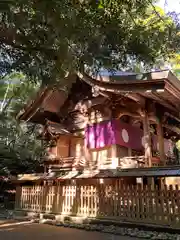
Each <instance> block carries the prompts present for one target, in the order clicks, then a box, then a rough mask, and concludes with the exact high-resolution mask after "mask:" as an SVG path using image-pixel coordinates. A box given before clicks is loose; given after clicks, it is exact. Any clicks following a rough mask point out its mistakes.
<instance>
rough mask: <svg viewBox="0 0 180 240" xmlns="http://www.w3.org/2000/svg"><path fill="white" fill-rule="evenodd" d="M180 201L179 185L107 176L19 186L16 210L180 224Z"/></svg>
mask: <svg viewBox="0 0 180 240" xmlns="http://www.w3.org/2000/svg"><path fill="white" fill-rule="evenodd" d="M179 202H180V189H179V186H174V187H173V186H170V187H168V186H163V188H162V189H158V188H157V189H152V188H150V187H147V186H144V187H142V186H135V185H130V186H128V185H122V183H121V181H119V180H113V181H111V184H110V182H108V180H107V182H106V180H105V179H104V183H103V184H100V183H99V182H98V180H96V182H94V184H88V183H87V182H86V183H85V181H84V180H82V181H80V180H79V181H77V182H75V183H73V185H67V184H66V183H65V182H64V183H61V185H56V186H33V187H32V186H31V187H18V188H17V195H16V209H17V210H26V211H35V212H46V213H55V214H63V215H75V216H86V217H95V218H97V217H101V218H104V219H111V218H112V219H116V220H119V221H121V220H123V221H130V222H136V223H150V224H159V225H166V226H167V225H168V226H174V227H180V204H179Z"/></svg>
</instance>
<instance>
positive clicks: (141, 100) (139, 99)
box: [125, 93, 146, 107]
mask: <svg viewBox="0 0 180 240" xmlns="http://www.w3.org/2000/svg"><path fill="white" fill-rule="evenodd" d="M125 96H126V97H128V98H130V99H132V100H133V101H135V102H137V103H139V104H140V105H141V106H143V107H144V106H145V101H146V99H145V98H144V97H143V96H141V95H139V94H137V93H127V94H126V95H125Z"/></svg>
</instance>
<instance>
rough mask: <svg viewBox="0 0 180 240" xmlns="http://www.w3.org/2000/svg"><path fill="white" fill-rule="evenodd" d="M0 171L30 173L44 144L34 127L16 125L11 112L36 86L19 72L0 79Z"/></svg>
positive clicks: (41, 154)
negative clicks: (0, 86) (38, 137)
mask: <svg viewBox="0 0 180 240" xmlns="http://www.w3.org/2000/svg"><path fill="white" fill-rule="evenodd" d="M1 85H2V86H3V87H2V89H1V95H0V99H1V113H0V174H9V173H15V174H18V173H22V172H33V171H36V170H37V168H38V167H39V166H40V164H41V159H42V157H43V155H44V154H45V145H42V142H41V141H40V140H38V139H37V134H38V131H36V130H37V127H35V126H34V125H33V124H30V123H24V124H19V123H18V122H17V121H16V118H15V115H16V113H17V111H18V110H19V109H20V108H22V106H23V104H24V101H27V99H28V98H29V97H30V96H31V95H33V94H34V93H35V92H36V91H37V89H38V87H39V85H38V84H35V83H33V82H29V81H27V80H26V77H25V76H24V75H22V74H20V73H15V72H14V73H12V74H11V75H9V76H7V77H6V78H5V79H1Z"/></svg>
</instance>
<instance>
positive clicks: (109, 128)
mask: <svg viewBox="0 0 180 240" xmlns="http://www.w3.org/2000/svg"><path fill="white" fill-rule="evenodd" d="M68 78H69V79H67V81H69V82H73V83H72V86H71V87H70V90H69V92H68V93H67V92H65V91H64V90H62V89H58V88H57V87H56V88H51V87H45V88H42V89H40V91H39V92H38V94H37V97H36V99H34V100H33V101H32V102H31V103H29V104H28V105H27V106H26V107H25V108H24V110H23V111H22V112H21V113H20V114H19V115H18V118H19V120H21V121H30V122H33V123H36V124H41V125H42V126H43V133H42V135H41V137H42V139H44V140H47V141H51V142H52V145H51V146H50V147H49V149H48V156H47V157H46V159H45V160H44V166H45V172H48V171H49V170H51V171H81V172H83V171H96V170H109V169H132V168H144V167H146V168H148V167H149V168H151V167H159V166H174V165H179V157H178V151H177V149H176V144H175V143H176V142H177V140H178V139H179V134H180V114H179V112H180V81H179V80H178V79H177V78H176V77H175V76H174V75H173V74H172V73H171V72H170V71H159V72H151V73H146V74H137V75H127V76H122V75H117V74H116V75H114V76H113V75H111V76H103V75H99V76H96V77H92V76H89V75H87V74H80V73H77V75H72V76H68Z"/></svg>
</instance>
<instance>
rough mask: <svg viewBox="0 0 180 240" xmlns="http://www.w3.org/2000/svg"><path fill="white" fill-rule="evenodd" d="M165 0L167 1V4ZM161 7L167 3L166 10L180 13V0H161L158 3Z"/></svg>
mask: <svg viewBox="0 0 180 240" xmlns="http://www.w3.org/2000/svg"><path fill="white" fill-rule="evenodd" d="M165 2H166V3H167V4H166V5H165ZM157 5H159V6H160V7H162V8H163V9H164V5H165V11H166V12H173V11H175V12H177V13H180V0H159V2H158V4H157Z"/></svg>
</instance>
